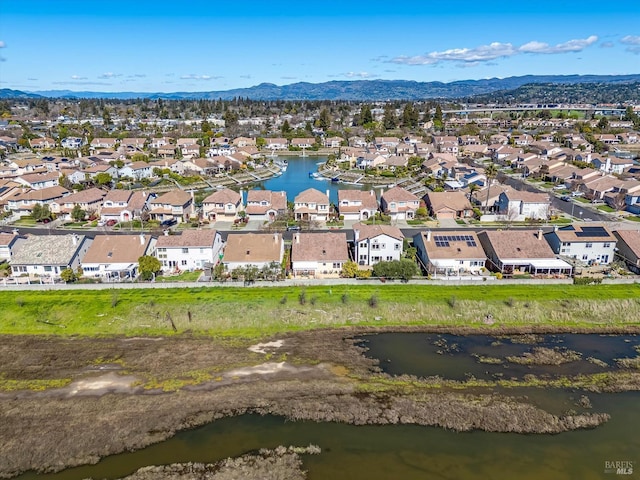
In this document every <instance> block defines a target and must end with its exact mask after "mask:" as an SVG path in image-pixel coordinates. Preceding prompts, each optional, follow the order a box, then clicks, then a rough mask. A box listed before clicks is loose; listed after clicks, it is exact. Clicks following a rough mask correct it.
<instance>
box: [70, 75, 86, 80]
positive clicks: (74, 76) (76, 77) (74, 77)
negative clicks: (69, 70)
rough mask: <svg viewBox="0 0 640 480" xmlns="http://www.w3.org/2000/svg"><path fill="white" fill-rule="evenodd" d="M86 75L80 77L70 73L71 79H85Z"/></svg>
mask: <svg viewBox="0 0 640 480" xmlns="http://www.w3.org/2000/svg"><path fill="white" fill-rule="evenodd" d="M86 79H87V77H81V76H80V75H71V80H86Z"/></svg>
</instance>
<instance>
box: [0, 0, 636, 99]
mask: <svg viewBox="0 0 640 480" xmlns="http://www.w3.org/2000/svg"><path fill="white" fill-rule="evenodd" d="M639 20H640V1H638V0H622V1H604V2H603V1H599V2H592V1H590V0H581V1H577V0H554V1H550V0H535V1H534V0H527V1H520V2H518V1H502V0H501V1H491V0H486V1H480V0H476V1H468V0H458V1H456V2H446V1H442V0H440V1H437V2H433V1H429V0H423V1H402V0H400V1H396V2H393V1H386V2H382V1H378V0H369V1H360V0H342V1H337V0H316V1H308V0H298V1H296V2H290V1H283V0H273V1H269V0H266V1H262V2H253V1H236V2H225V3H224V4H220V2H216V1H211V0H209V1H206V2H205V1H200V0H185V1H182V2H171V3H168V2H167V3H165V2H162V1H160V0H156V1H149V0H129V1H123V0H111V1H104V0H84V1H71V0H35V1H29V0H0V88H13V89H18V90H27V91H34V90H50V89H53V90H74V91H81V90H91V91H103V92H115V91H136V92H175V91H211V90H229V89H232V88H241V87H249V86H252V85H257V84H259V83H262V82H269V83H275V84H277V85H284V84H290V83H295V82H313V83H319V82H326V81H330V80H357V79H387V80H396V79H402V80H416V81H441V82H452V81H455V80H466V79H480V78H491V77H509V76H517V75H527V74H534V75H548V74H554V75H569V74H601V75H604V74H611V75H612V74H632V73H640V22H639Z"/></svg>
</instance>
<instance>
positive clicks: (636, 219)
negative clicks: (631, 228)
mask: <svg viewBox="0 0 640 480" xmlns="http://www.w3.org/2000/svg"><path fill="white" fill-rule="evenodd" d="M624 219H625V220H631V221H632V222H640V216H638V215H630V216H628V217H624Z"/></svg>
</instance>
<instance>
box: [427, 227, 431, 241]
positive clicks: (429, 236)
mask: <svg viewBox="0 0 640 480" xmlns="http://www.w3.org/2000/svg"><path fill="white" fill-rule="evenodd" d="M430 241H431V230H427V242H430Z"/></svg>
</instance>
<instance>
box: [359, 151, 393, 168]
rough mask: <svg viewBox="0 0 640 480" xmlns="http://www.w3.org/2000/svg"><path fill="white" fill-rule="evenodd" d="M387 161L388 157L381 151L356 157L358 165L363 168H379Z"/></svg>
mask: <svg viewBox="0 0 640 480" xmlns="http://www.w3.org/2000/svg"><path fill="white" fill-rule="evenodd" d="M386 161H387V157H385V156H384V155H380V154H379V153H365V154H363V155H361V156H359V157H358V158H357V159H356V167H357V168H360V169H362V170H365V169H367V168H377V167H379V166H380V165H383V164H384V162H386Z"/></svg>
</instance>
